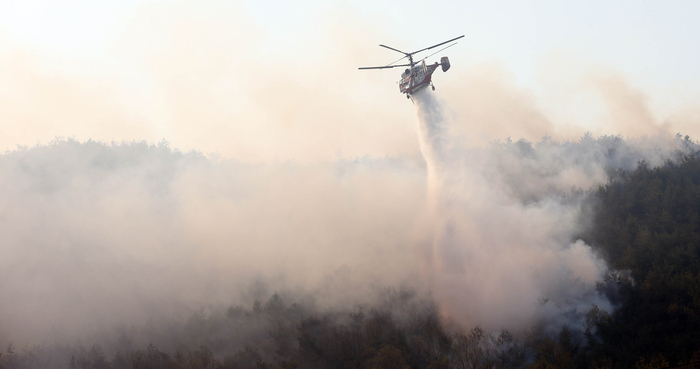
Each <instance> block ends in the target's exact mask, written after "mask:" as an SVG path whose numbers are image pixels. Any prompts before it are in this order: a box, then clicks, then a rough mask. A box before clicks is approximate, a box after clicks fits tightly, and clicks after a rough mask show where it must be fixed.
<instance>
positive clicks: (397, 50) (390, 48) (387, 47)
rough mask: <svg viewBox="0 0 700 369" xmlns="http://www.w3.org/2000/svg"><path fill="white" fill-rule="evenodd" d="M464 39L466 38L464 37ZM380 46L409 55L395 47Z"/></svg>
mask: <svg viewBox="0 0 700 369" xmlns="http://www.w3.org/2000/svg"><path fill="white" fill-rule="evenodd" d="M462 37H464V36H462ZM379 46H381V47H386V48H387V49H389V50H394V51H398V52H400V53H401V54H406V55H408V53H405V52H403V51H401V50H396V49H394V48H393V47H389V46H386V45H382V44H379Z"/></svg>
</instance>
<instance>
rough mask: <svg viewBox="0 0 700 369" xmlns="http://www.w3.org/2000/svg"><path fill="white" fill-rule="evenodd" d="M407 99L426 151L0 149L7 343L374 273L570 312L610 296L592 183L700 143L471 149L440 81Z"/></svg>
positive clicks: (456, 297)
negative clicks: (269, 153)
mask: <svg viewBox="0 0 700 369" xmlns="http://www.w3.org/2000/svg"><path fill="white" fill-rule="evenodd" d="M414 97H415V102H416V109H417V113H418V117H419V119H418V131H419V135H418V139H419V143H420V147H421V150H422V152H423V154H424V159H425V160H424V161H423V159H422V158H420V157H414V156H397V157H383V158H374V157H361V158H356V159H354V160H347V159H343V158H338V159H336V160H334V161H327V162H315V163H305V164H301V163H297V162H270V163H258V164H250V163H244V162H239V161H235V160H225V159H219V158H216V157H215V156H212V157H206V156H204V155H202V154H201V153H198V152H187V153H183V152H180V151H178V150H176V149H171V148H170V147H169V146H168V144H167V142H161V143H159V144H155V145H154V144H148V143H145V142H123V143H111V144H106V143H102V142H95V141H85V142H80V141H77V140H75V139H56V140H54V141H53V142H51V143H49V144H46V145H37V146H34V147H18V148H17V149H15V150H12V151H7V152H5V153H3V154H2V155H0V179H1V180H0V218H1V219H2V222H0V234H2V242H1V243H0V278H1V279H2V281H3V282H2V283H1V284H0V294H1V295H2V296H3V299H2V300H1V301H0V334H1V336H0V341H2V342H0V343H7V342H8V341H14V342H16V343H18V344H20V343H23V342H27V343H32V342H33V343H39V342H59V343H65V342H74V341H75V340H79V339H84V340H88V339H89V338H86V337H95V335H97V334H99V333H100V332H110V331H112V330H114V329H115V328H118V327H123V326H130V327H146V328H144V329H148V328H147V327H149V326H151V325H153V324H157V322H158V321H160V320H167V319H175V320H177V319H185V318H184V317H187V316H190V315H191V313H192V312H193V311H197V309H200V308H206V309H214V310H216V309H218V308H221V307H222V306H229V305H237V304H242V305H245V306H250V304H251V303H252V301H254V300H256V299H258V300H264V299H267V298H269V297H270V296H271V295H272V294H274V293H275V292H280V293H282V292H284V294H285V296H287V301H302V302H304V303H306V304H310V305H313V306H316V307H318V308H321V309H322V308H337V307H350V306H356V305H358V304H371V303H373V300H374V299H375V297H376V291H377V289H378V288H381V287H383V286H393V287H396V288H400V287H408V288H410V289H413V290H415V291H418V293H419V295H420V296H422V297H428V298H433V299H435V301H437V302H438V304H439V306H440V308H441V312H442V314H443V316H444V317H446V318H448V319H451V320H453V321H455V322H457V323H459V324H460V325H462V326H464V327H465V328H470V327H472V326H475V325H480V326H482V327H484V328H485V329H488V330H489V331H496V330H499V329H501V328H508V329H511V330H514V331H515V330H522V329H525V328H527V327H528V326H530V325H532V324H534V323H537V322H544V323H546V324H547V326H549V327H552V328H553V329H554V328H556V327H557V326H559V325H561V324H564V323H566V324H569V325H570V326H571V327H572V329H574V328H579V327H580V323H581V316H580V315H581V314H582V313H584V312H585V311H586V310H587V309H588V308H589V307H590V306H592V304H596V305H597V306H599V307H600V308H602V309H610V307H611V306H610V304H609V303H608V302H607V301H606V299H605V298H604V297H603V296H601V295H600V294H598V293H597V292H596V290H595V283H596V281H597V280H600V279H601V277H602V275H603V274H604V273H605V272H606V271H607V267H606V265H605V263H604V262H603V261H602V260H601V259H600V258H599V257H598V256H597V255H596V254H595V252H594V251H593V249H592V248H591V247H590V245H586V244H584V243H583V242H582V241H580V240H578V238H577V237H576V235H577V234H578V233H579V232H581V231H584V230H585V227H586V224H587V222H586V220H587V213H586V206H585V205H586V196H585V190H588V189H591V188H595V187H596V186H597V185H598V184H600V183H604V182H605V181H606V177H607V173H608V171H610V170H616V169H619V168H623V169H633V168H634V167H635V166H636V164H637V162H638V161H640V160H646V161H647V163H649V164H650V165H658V164H661V163H663V162H664V160H668V159H670V160H674V158H675V157H676V156H677V155H679V154H681V153H690V152H697V151H698V147H697V145H696V144H695V143H693V142H692V141H690V140H689V139H687V138H685V139H684V138H682V137H680V136H676V137H671V136H666V135H658V136H651V137H647V138H644V139H623V138H621V137H617V136H604V137H599V138H594V137H592V136H590V135H586V136H583V137H582V138H581V139H580V140H579V141H578V142H568V141H567V142H556V141H552V140H550V139H548V138H547V137H545V138H543V139H542V140H541V141H539V142H536V143H532V142H528V141H525V140H520V141H516V142H513V141H510V140H506V141H503V142H495V143H493V144H492V145H491V146H489V147H485V148H464V147H462V146H461V145H460V141H459V140H456V139H455V138H454V136H453V135H452V134H451V130H450V125H451V122H450V121H449V120H446V119H444V118H443V114H442V111H441V105H440V104H439V103H438V101H436V99H435V97H434V95H432V94H431V93H430V92H429V91H423V92H420V93H417V94H416V95H415V96H414ZM426 178H427V179H428V180H427V181H426ZM572 188H573V189H574V190H573V191H572ZM593 246H594V245H593Z"/></svg>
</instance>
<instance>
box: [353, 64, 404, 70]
mask: <svg viewBox="0 0 700 369" xmlns="http://www.w3.org/2000/svg"><path fill="white" fill-rule="evenodd" d="M410 66H411V64H397V65H385V66H383V67H359V68H357V69H387V68H396V67H410Z"/></svg>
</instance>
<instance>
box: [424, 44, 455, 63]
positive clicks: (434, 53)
mask: <svg viewBox="0 0 700 369" xmlns="http://www.w3.org/2000/svg"><path fill="white" fill-rule="evenodd" d="M454 45H457V43H456V42H455V43H454V44H452V45H449V46H445V47H443V48H442V49H440V50H438V51H436V52H434V53H432V54H430V55H428V56H426V57H425V58H423V59H421V60H419V61H417V62H416V63H420V62H422V61H423V60H425V59H428V58H429V57H431V56H433V55H435V54H437V53H439V52H440V51H442V50H445V49H447V48H448V47H452V46H454Z"/></svg>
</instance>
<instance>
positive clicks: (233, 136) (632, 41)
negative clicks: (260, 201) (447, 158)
mask: <svg viewBox="0 0 700 369" xmlns="http://www.w3.org/2000/svg"><path fill="white" fill-rule="evenodd" d="M697 19H700V5H699V3H697V2H694V1H664V2H661V1H655V2H652V1H635V2H632V1H587V2H569V1H488V2H486V1H433V2H425V1H403V2H400V3H397V2H393V1H386V0H373V1H353V2H342V1H316V0H301V1H296V2H267V1H262V2H260V1H240V2H234V1H206V2H204V1H197V2H195V1H147V0H119V1H99V2H95V1H79V0H73V1H48V0H28V1H6V0H3V1H0V67H2V71H0V82H1V83H2V84H1V85H0V127H1V128H2V131H3V137H2V138H0V148H2V149H8V148H14V147H15V145H17V144H23V145H33V144H35V143H36V142H39V141H40V142H47V141H50V140H51V139H52V138H53V137H55V136H68V137H72V136H74V137H76V138H78V139H80V140H86V139H89V138H92V139H97V140H103V141H110V140H116V141H122V140H148V141H151V142H153V141H160V140H161V139H166V140H168V141H170V142H171V143H172V145H173V146H175V147H179V148H182V149H184V150H189V149H197V150H201V151H203V152H205V153H209V152H218V153H220V154H221V155H223V156H226V157H236V158H240V159H244V160H274V159H275V158H277V159H298V160H309V159H312V160H316V159H319V158H320V159H329V158H333V157H335V156H336V155H338V154H340V155H343V156H358V155H365V154H370V155H386V154H389V155H396V154H400V153H405V152H417V150H418V149H417V141H416V139H415V135H414V128H413V124H414V123H413V121H414V118H413V109H412V107H411V106H410V105H411V104H410V102H408V101H406V99H405V98H403V97H402V96H401V95H400V94H399V93H398V86H397V85H396V81H397V80H398V75H399V71H396V70H382V71H358V70H357V67H358V66H367V65H382V64H388V63H390V62H392V61H394V60H395V59H398V58H399V57H400V54H397V53H393V52H391V51H390V50H386V49H383V48H379V47H378V46H377V45H378V44H380V43H382V44H387V45H390V46H393V47H395V48H398V49H401V50H405V51H412V50H416V49H420V48H423V47H426V46H429V45H432V44H434V43H438V42H441V41H443V40H445V39H448V38H452V37H456V36H459V35H462V34H464V35H466V37H465V38H464V39H462V40H460V42H459V44H458V45H457V46H455V47H452V48H450V49H448V50H445V51H444V52H441V53H440V54H439V55H435V56H433V57H431V58H429V59H428V62H432V61H434V60H438V58H439V57H440V56H443V55H447V56H449V57H450V60H451V62H452V66H453V68H452V69H451V70H450V71H449V72H448V73H446V74H444V75H443V74H442V72H438V74H437V75H436V76H435V78H434V81H435V84H436V87H437V88H438V90H437V92H438V97H439V98H441V99H443V100H445V101H446V102H447V106H448V107H449V109H451V110H453V116H454V117H455V119H456V121H458V122H462V123H463V124H464V125H466V127H467V128H469V129H468V130H467V131H468V132H471V133H472V134H473V136H474V137H478V139H477V140H476V141H478V142H482V141H484V140H486V141H488V140H493V139H499V138H501V139H502V138H505V137H508V136H512V137H513V138H521V137H522V138H526V139H530V140H538V139H539V138H541V137H542V136H544V135H545V134H546V135H550V136H553V137H555V138H559V139H567V138H572V139H575V138H576V137H577V136H578V135H580V134H581V133H582V132H583V131H585V130H590V131H592V132H593V133H594V134H622V135H637V134H649V133H653V131H654V129H656V128H658V127H662V128H664V129H666V130H668V131H669V132H671V133H675V132H682V133H684V134H685V133H688V134H691V136H693V137H694V138H697V137H699V136H700V130H698V129H697V128H694V127H695V126H696V125H697V124H695V123H696V122H697V121H698V117H700V109H698V102H700V70H698V68H697V65H698V63H699V62H700V25H699V24H698V22H697ZM630 106H632V107H633V108H630ZM511 111H525V113H524V115H523V114H521V113H518V114H515V113H510V112H511ZM487 116H488V117H489V118H488V119H487V118H485V117H487ZM523 116H528V117H530V118H527V119H525V121H523V119H522V117H523ZM533 116H536V118H532V117H533ZM639 120H641V121H642V123H638V121H639ZM533 121H537V123H532V122H533ZM464 122H467V123H464ZM528 122H530V123H528ZM664 124H665V125H664ZM484 126H493V127H497V128H484ZM639 126H642V127H646V128H643V129H638V127H639ZM694 129H695V130H694ZM472 138H473V137H472Z"/></svg>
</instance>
